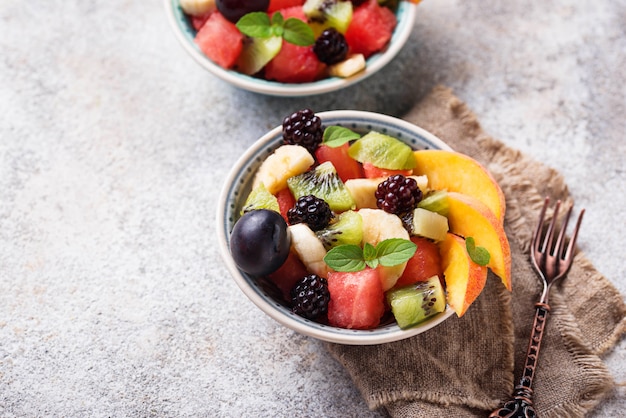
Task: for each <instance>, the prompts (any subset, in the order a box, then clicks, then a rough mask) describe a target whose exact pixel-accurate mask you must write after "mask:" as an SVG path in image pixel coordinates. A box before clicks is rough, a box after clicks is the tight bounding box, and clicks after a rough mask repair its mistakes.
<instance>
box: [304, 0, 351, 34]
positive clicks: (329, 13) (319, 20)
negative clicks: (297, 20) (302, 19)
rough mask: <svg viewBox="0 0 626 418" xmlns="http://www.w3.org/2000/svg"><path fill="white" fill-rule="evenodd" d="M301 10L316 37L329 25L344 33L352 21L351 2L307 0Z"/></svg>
mask: <svg viewBox="0 0 626 418" xmlns="http://www.w3.org/2000/svg"><path fill="white" fill-rule="evenodd" d="M302 11H303V12H304V14H305V15H306V17H307V20H308V23H309V24H310V26H311V27H312V29H313V31H314V32H315V34H316V37H317V36H318V35H319V34H320V33H322V31H323V30H324V29H327V28H329V27H332V28H335V29H337V31H338V32H341V33H346V31H347V30H348V26H349V25H350V22H351V21H352V11H353V7H352V2H351V1H341V0H307V1H305V2H304V5H302Z"/></svg>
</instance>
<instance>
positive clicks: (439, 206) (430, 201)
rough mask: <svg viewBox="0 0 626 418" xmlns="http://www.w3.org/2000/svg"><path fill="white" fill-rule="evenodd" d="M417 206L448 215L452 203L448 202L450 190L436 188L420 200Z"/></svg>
mask: <svg viewBox="0 0 626 418" xmlns="http://www.w3.org/2000/svg"><path fill="white" fill-rule="evenodd" d="M417 207H418V208H422V209H426V210H429V211H431V212H436V213H438V214H440V215H443V216H448V209H449V208H450V204H449V203H448V192H447V191H446V190H436V191H434V192H431V193H429V194H427V195H426V196H425V197H424V198H423V199H422V200H420V202H419V203H418V204H417Z"/></svg>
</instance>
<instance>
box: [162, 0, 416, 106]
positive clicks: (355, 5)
mask: <svg viewBox="0 0 626 418" xmlns="http://www.w3.org/2000/svg"><path fill="white" fill-rule="evenodd" d="M165 8H166V11H167V15H168V20H169V21H170V24H171V27H172V28H173V30H174V33H175V35H176V37H177V39H178V40H179V42H180V43H181V44H182V46H183V48H184V49H185V50H186V51H187V52H188V53H189V54H190V55H191V56H192V57H193V59H195V61H196V62H198V63H199V64H200V65H201V66H202V67H203V68H205V69H207V70H208V71H209V72H211V73H212V74H214V75H215V76H217V77H219V78H221V79H222V80H224V81H226V82H228V83H231V84H233V85H234V86H236V87H239V88H242V89H245V90H249V91H253V92H256V93H263V94H268V95H274V96H307V95H314V94H321V93H326V92H331V91H335V90H338V89H341V88H344V87H347V86H350V85H352V84H354V83H356V82H358V81H360V80H363V79H365V78H366V77H368V76H370V75H372V74H374V73H376V72H377V71H379V70H380V69H381V68H382V67H384V66H385V65H386V64H388V63H389V62H390V61H391V60H392V59H393V58H394V57H395V56H396V55H397V54H398V52H399V51H400V49H401V48H402V46H403V45H404V44H405V43H406V41H407V39H408V38H409V35H410V33H411V30H412V29H413V24H414V21H415V14H416V2H414V1H409V0H385V1H384V2H383V3H380V2H379V1H378V0H165ZM305 22H306V23H305Z"/></svg>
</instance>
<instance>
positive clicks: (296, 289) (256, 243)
mask: <svg viewBox="0 0 626 418" xmlns="http://www.w3.org/2000/svg"><path fill="white" fill-rule="evenodd" d="M320 135H321V136H320ZM414 150H420V151H414ZM440 151H441V152H444V153H445V154H444V155H443V156H438V155H434V161H437V159H439V160H441V161H443V163H442V164H437V163H435V164H434V165H435V166H437V165H438V166H443V171H444V172H446V173H447V172H448V171H449V175H448V174H445V173H444V177H446V176H448V177H451V178H452V177H455V176H456V177H458V173H459V171H458V170H461V171H462V172H466V171H469V172H471V171H472V170H473V169H468V167H466V166H464V165H459V166H458V167H457V165H456V164H454V167H447V166H446V162H447V161H449V157H451V156H457V155H458V156H460V154H458V153H454V152H453V151H452V150H450V148H449V147H448V146H447V145H446V144H445V143H444V142H442V141H441V140H440V139H438V138H437V137H435V136H434V135H433V134H431V133H429V132H427V131H425V130H424V129H421V128H420V127H418V126H415V125H413V124H411V123H408V122H406V121H403V120H400V119H397V118H394V117H391V116H386V115H382V114H377V113H371V112H363V111H353V110H339V111H328V112H319V113H314V112H313V111H312V110H309V109H302V110H299V111H297V112H294V113H293V114H292V115H289V116H287V117H285V120H284V121H283V123H282V125H280V126H277V127H276V128H274V129H273V130H271V131H270V132H268V133H266V134H265V135H263V136H262V137H261V138H260V139H258V140H257V141H256V142H255V143H254V144H253V145H252V146H251V147H250V148H249V149H247V150H246V152H245V153H244V154H243V155H242V156H241V157H240V158H239V159H238V161H237V162H236V163H235V165H234V167H233V168H232V170H231V171H230V173H229V175H228V177H227V178H226V180H225V183H224V186H223V188H222V191H221V196H220V202H221V203H220V205H219V206H218V213H217V230H218V240H219V247H220V252H221V255H222V257H223V259H224V261H225V263H226V266H227V268H228V270H229V272H230V273H231V275H232V277H233V278H234V280H235V282H236V283H237V285H238V286H239V287H240V288H241V290H242V291H243V292H244V293H245V295H246V296H247V297H248V298H249V299H250V300H251V301H252V302H253V303H254V304H255V305H256V306H258V307H259V308H260V309H261V310H262V311H263V312H265V313H266V314H267V315H269V316H270V317H271V318H273V319H274V320H276V321H278V322H279V323H281V324H282V325H284V326H286V327H288V328H291V329H292V330H295V331H297V332H299V333H302V334H304V335H308V336H311V337H315V338H318V339H321V340H325V341H330V342H335V343H342V344H355V345H360V344H380V343H386V342H391V341H397V340H401V339H404V338H408V337H410V336H413V335H416V334H419V333H422V332H425V331H427V330H429V329H431V328H433V327H435V326H436V325H437V324H439V323H441V322H443V321H445V320H446V319H447V318H449V317H450V316H451V315H453V314H454V312H455V311H456V312H457V314H458V313H461V315H462V313H463V312H462V311H464V310H465V309H466V307H464V308H460V309H453V308H452V307H451V306H450V304H449V303H446V295H445V290H444V286H445V284H444V281H443V278H442V274H443V271H444V268H445V267H446V266H445V265H444V261H445V260H442V257H441V255H440V252H441V251H440V248H441V247H442V246H444V245H447V246H452V247H454V249H455V251H456V250H458V249H459V246H458V245H456V244H458V243H457V241H456V240H452V242H448V239H447V236H448V235H452V234H449V233H447V231H448V225H447V221H446V217H445V216H444V215H442V214H440V213H438V211H440V210H441V209H442V207H444V206H445V207H447V204H444V203H445V202H446V201H447V200H446V199H447V195H448V194H449V193H448V192H447V191H441V190H435V189H434V188H432V187H431V185H430V184H429V182H428V176H427V175H425V174H422V173H419V172H417V171H415V172H414V169H413V168H412V167H415V157H414V156H415V155H417V156H420V155H421V154H417V153H418V152H423V153H437V152H440ZM428 158H429V159H430V157H428ZM418 159H419V158H418ZM468 161H470V160H469V159H468ZM424 166H426V164H424ZM466 169H467V170H466ZM430 170H433V171H434V172H441V171H442V170H441V167H439V168H438V167H435V168H431V169H430ZM398 176H399V177H398ZM433 177H434V176H433ZM385 180H389V181H385ZM444 181H445V179H444ZM481 181H482V180H481ZM382 183H384V184H385V186H384V187H387V189H386V190H385V191H384V193H383V195H382V198H381V199H377V197H376V191H377V190H378V189H379V188H380V187H381V184H382ZM391 183H395V184H391ZM478 183H479V184H482V183H481V182H480V181H479V182H478ZM433 184H434V183H433ZM479 184H477V185H476V187H482V186H479ZM485 188H487V187H485ZM400 189H402V190H400ZM415 189H417V191H416V190H415ZM452 189H454V186H453V187H452ZM407 190H409V191H410V193H408V196H407V195H406V192H407ZM389 194H390V195H392V196H390V197H389V198H388V196H387V195H389ZM398 196H399V197H398ZM378 201H380V202H378ZM379 203H381V204H382V205H383V206H385V207H386V209H387V210H389V211H390V212H386V211H385V210H383V209H380V208H379V207H378V204H379ZM403 205H404V206H403ZM393 212H395V213H393ZM444 213H445V212H444ZM442 221H443V226H442ZM442 228H443V229H442ZM409 231H410V232H409ZM365 242H367V244H365ZM411 243H415V244H416V245H415V246H414V247H413V248H410V247H411ZM366 247H367V248H366ZM414 248H417V249H416V250H414ZM413 250H414V252H412V251H413ZM446 251H449V253H450V254H452V253H454V254H457V255H458V254H459V252H458V251H457V252H455V251H452V250H446ZM463 251H464V248H461V252H463ZM444 254H448V252H444ZM445 258H446V259H449V258H450V257H447V256H446V257H445ZM466 264H467V263H465V262H464V264H463V265H466ZM346 265H347V268H346ZM330 266H332V267H330ZM478 267H480V269H481V272H482V273H484V275H483V276H481V277H482V280H483V284H484V279H485V278H486V274H487V272H486V267H482V266H478ZM483 269H484V270H483ZM458 270H461V271H462V273H461V274H465V275H467V276H469V275H470V274H468V273H467V271H466V270H464V269H463V268H459V269H458ZM482 273H481V274H482ZM475 296H477V295H475ZM475 296H474V297H475ZM469 302H470V303H471V301H469ZM394 306H395V308H393V309H392V307H394Z"/></svg>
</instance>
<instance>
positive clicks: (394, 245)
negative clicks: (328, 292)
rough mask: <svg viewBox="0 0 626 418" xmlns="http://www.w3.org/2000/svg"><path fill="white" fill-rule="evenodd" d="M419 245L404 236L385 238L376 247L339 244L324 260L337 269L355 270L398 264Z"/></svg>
mask: <svg viewBox="0 0 626 418" xmlns="http://www.w3.org/2000/svg"><path fill="white" fill-rule="evenodd" d="M416 249H417V245H415V244H414V243H413V242H411V241H409V240H406V239H402V238H390V239H386V240H383V241H381V242H379V243H378V245H376V247H374V246H373V245H372V244H369V243H365V245H364V246H363V248H362V249H361V247H359V246H358V245H354V244H344V245H338V246H336V247H334V248H332V249H330V250H329V251H328V252H327V253H326V255H325V256H324V262H326V264H328V266H329V267H330V268H332V269H333V270H335V271H343V272H355V271H361V270H363V269H364V268H365V267H370V268H373V269H375V268H376V267H378V265H383V266H387V267H390V266H396V265H398V264H402V263H404V262H405V261H408V260H409V258H411V257H413V254H415V250H416Z"/></svg>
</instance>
